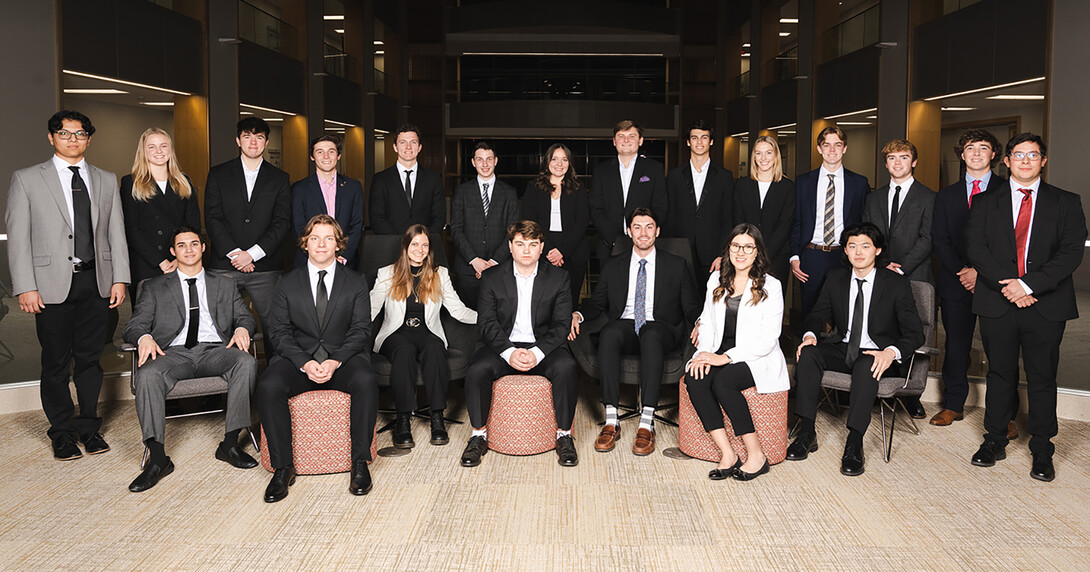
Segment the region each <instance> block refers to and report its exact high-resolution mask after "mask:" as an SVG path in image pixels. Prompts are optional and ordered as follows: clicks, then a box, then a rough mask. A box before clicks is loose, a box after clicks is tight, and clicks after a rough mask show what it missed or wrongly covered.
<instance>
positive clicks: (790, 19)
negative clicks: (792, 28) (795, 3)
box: [780, 18, 799, 24]
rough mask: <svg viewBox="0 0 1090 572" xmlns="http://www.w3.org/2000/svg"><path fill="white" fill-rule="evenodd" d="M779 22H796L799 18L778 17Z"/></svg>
mask: <svg viewBox="0 0 1090 572" xmlns="http://www.w3.org/2000/svg"><path fill="white" fill-rule="evenodd" d="M780 23H781V24H798V23H799V19H798V18H780Z"/></svg>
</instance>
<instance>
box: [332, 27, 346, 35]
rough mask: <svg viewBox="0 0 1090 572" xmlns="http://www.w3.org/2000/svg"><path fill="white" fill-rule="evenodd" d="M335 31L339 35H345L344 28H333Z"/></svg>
mask: <svg viewBox="0 0 1090 572" xmlns="http://www.w3.org/2000/svg"><path fill="white" fill-rule="evenodd" d="M333 31H334V32H337V33H338V34H343V33H344V28H333Z"/></svg>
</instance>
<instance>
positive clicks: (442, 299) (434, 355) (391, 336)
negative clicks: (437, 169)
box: [371, 224, 477, 449]
mask: <svg viewBox="0 0 1090 572" xmlns="http://www.w3.org/2000/svg"><path fill="white" fill-rule="evenodd" d="M444 306H445V307H446V309H447V312H449V313H450V315H451V316H452V317H453V318H454V319H455V320H458V321H459V322H462V323H465V324H475V323H477V312H475V311H473V310H470V309H469V308H467V307H466V305H465V304H463V303H462V300H461V299H460V298H458V294H457V292H455V291H454V286H453V285H452V284H451V282H450V273H449V272H448V271H447V269H446V268H444V267H442V266H439V265H438V264H436V262H435V256H434V255H433V254H432V252H431V245H430V244H429V241H428V227H426V226H424V225H422V224H414V225H412V226H410V227H409V228H408V230H406V231H405V235H404V236H403V237H402V238H401V256H399V257H398V258H397V262H395V263H393V264H391V265H389V266H384V267H382V268H379V270H378V277H377V278H376V279H375V287H374V288H372V289H371V319H372V320H374V319H375V317H376V316H378V313H379V310H382V309H385V310H386V314H385V317H384V318H383V320H382V327H381V328H379V331H378V334H377V335H376V336H375V351H376V352H379V353H381V354H382V355H384V356H386V358H387V359H389V360H390V365H391V367H390V387H391V388H393V392H394V405H395V406H396V407H397V418H396V420H395V421H394V430H393V439H394V446H395V447H397V448H399V449H410V448H412V447H413V446H415V445H416V443H414V442H413V434H412V428H411V427H410V421H411V419H412V412H413V409H414V408H415V407H416V377H417V362H418V361H419V362H420V367H421V368H422V369H421V376H422V377H423V378H424V389H425V391H426V392H427V394H428V400H429V402H430V404H431V444H432V445H446V444H447V443H449V442H450V439H449V438H448V436H447V431H446V427H445V425H444V421H443V409H445V408H446V406H447V388H448V386H449V385H450V368H449V367H448V365H447V346H448V344H447V336H446V334H445V333H444V332H443V324H442V322H440V320H439V310H440V309H441V308H443V307H444Z"/></svg>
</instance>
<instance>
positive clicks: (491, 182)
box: [477, 175, 496, 189]
mask: <svg viewBox="0 0 1090 572" xmlns="http://www.w3.org/2000/svg"><path fill="white" fill-rule="evenodd" d="M484 184H487V185H488V188H490V189H494V188H496V175H492V178H491V179H482V178H481V176H480V175H477V186H478V187H480V186H481V185H484Z"/></svg>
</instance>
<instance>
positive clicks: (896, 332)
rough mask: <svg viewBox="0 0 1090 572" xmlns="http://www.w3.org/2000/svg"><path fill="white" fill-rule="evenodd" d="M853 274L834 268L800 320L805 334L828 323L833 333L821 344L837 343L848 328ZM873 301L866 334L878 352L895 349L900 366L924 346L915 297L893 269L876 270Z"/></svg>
mask: <svg viewBox="0 0 1090 572" xmlns="http://www.w3.org/2000/svg"><path fill="white" fill-rule="evenodd" d="M853 278H854V273H853V271H852V269H850V268H834V269H832V270H830V271H829V273H828V274H827V275H826V277H825V283H824V284H823V285H822V287H821V293H820V294H819V295H818V299H817V302H816V303H815V304H814V308H813V309H812V310H810V315H809V316H806V320H804V321H803V331H804V332H814V333H817V332H820V331H821V330H822V329H823V328H824V327H825V324H826V323H829V322H830V321H831V322H832V324H833V327H834V328H835V331H836V333H835V334H833V335H831V336H829V337H827V338H825V340H824V341H823V342H821V343H825V344H835V343H840V342H841V341H842V340H843V339H844V336H845V334H846V333H847V332H848V330H849V329H850V327H851V323H850V322H849V321H848V308H849V305H850V302H849V297H850V296H851V282H850V281H851V280H852V279H853ZM871 295H872V296H873V298H872V299H871V301H870V312H869V313H868V314H867V333H868V334H870V338H871V340H874V343H875V344H877V345H878V349H885V348H888V347H889V346H896V347H897V349H898V350H899V351H900V352H901V361H902V363H908V358H910V357H911V356H912V353H913V352H915V351H916V349H917V348H919V347H920V346H922V345H923V342H924V335H923V325H922V324H921V323H920V312H919V310H918V309H917V308H916V298H914V297H913V296H912V285H911V284H910V283H909V280H908V278H905V277H904V276H901V275H900V274H897V273H896V272H894V271H892V270H887V269H885V268H879V269H878V271H877V272H876V273H875V277H874V288H873V289H872V290H871Z"/></svg>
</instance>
